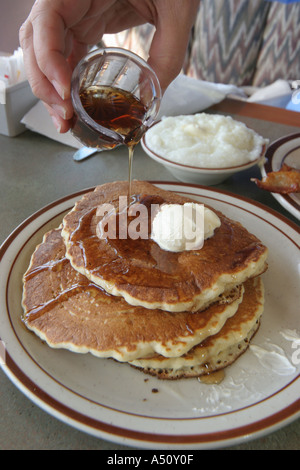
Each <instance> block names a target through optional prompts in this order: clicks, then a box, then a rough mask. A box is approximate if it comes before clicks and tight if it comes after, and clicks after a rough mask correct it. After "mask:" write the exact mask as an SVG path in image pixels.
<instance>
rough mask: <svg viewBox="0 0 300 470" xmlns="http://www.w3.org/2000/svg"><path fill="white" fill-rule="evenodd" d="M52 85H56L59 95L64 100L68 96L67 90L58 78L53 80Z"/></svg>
mask: <svg viewBox="0 0 300 470" xmlns="http://www.w3.org/2000/svg"><path fill="white" fill-rule="evenodd" d="M52 85H53V86H54V88H55V90H56V91H57V93H58V94H59V96H60V97H61V98H62V99H63V100H64V99H65V96H66V90H65V89H64V88H63V87H62V86H61V84H60V83H58V82H57V81H56V80H53V82H52Z"/></svg>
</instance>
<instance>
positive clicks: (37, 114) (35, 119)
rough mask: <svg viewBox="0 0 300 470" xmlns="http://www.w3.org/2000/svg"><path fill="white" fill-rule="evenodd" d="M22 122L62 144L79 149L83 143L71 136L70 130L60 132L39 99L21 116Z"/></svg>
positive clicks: (32, 129) (34, 130)
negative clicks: (63, 132)
mask: <svg viewBox="0 0 300 470" xmlns="http://www.w3.org/2000/svg"><path fill="white" fill-rule="evenodd" d="M21 122H22V123H23V124H25V126H26V127H27V129H30V130H31V131H33V132H37V133H38V134H42V135H44V136H45V137H48V138H49V139H52V140H56V141H57V142H60V143H62V144H65V145H68V146H69V147H74V148H76V149H79V148H81V147H83V145H82V144H81V143H80V142H79V141H78V140H77V139H75V137H73V135H72V134H71V132H67V133H65V134H60V133H59V132H57V130H56V127H55V126H54V124H53V122H52V119H51V117H50V114H49V113H48V111H47V109H46V107H45V106H44V104H43V103H42V102H41V101H38V102H37V103H36V105H35V106H33V108H31V109H30V111H28V113H27V114H25V116H24V117H23V119H22V121H21Z"/></svg>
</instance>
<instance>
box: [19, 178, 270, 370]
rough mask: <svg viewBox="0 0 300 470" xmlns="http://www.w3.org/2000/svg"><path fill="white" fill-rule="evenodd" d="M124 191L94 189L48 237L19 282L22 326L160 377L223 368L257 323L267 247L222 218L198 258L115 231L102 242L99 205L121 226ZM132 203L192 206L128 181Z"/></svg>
mask: <svg viewBox="0 0 300 470" xmlns="http://www.w3.org/2000/svg"><path fill="white" fill-rule="evenodd" d="M127 191H128V184H127V182H114V183H107V184H105V185H102V186H98V187H97V188H96V189H95V190H93V191H91V192H88V193H87V194H86V195H85V196H84V197H83V198H82V199H81V200H79V201H78V202H77V203H76V204H75V206H74V207H73V209H72V210H71V211H70V212H69V213H68V214H67V215H65V217H64V218H63V221H62V224H61V226H60V227H58V228H57V229H55V230H51V231H50V232H48V233H46V234H45V236H44V238H43V241H42V243H41V244H40V245H38V246H37V247H36V250H35V252H34V253H33V255H32V257H31V261H30V265H29V267H28V269H27V271H26V273H25V274H24V278H23V299H22V304H23V310H24V313H23V321H24V323H25V324H26V326H27V327H28V328H29V329H30V330H32V331H33V332H35V333H36V334H37V335H38V336H39V337H40V338H41V339H42V340H44V341H46V342H47V344H48V345H49V346H51V347H53V348H65V349H69V350H70V351H74V352H77V353H87V352H90V353H92V354H94V355H95V356H97V357H99V358H113V359H115V360H117V361H119V362H125V363H129V364H130V365H131V366H133V367H136V368H138V369H140V370H142V371H144V372H146V373H149V374H152V375H155V376H157V377H159V378H164V379H177V378H181V377H199V376H202V375H205V374H211V373H212V372H214V371H217V370H219V369H223V368H224V367H226V366H227V365H229V364H231V363H232V362H233V361H235V360H236V359H237V358H238V357H239V356H240V355H241V354H242V353H243V352H244V351H245V350H246V349H247V347H248V345H249V341H250V340H251V338H252V337H253V335H254V334H255V332H256V331H257V329H258V327H259V325H260V318H261V315H262V312H263V304H264V290H263V284H262V280H261V276H260V275H261V274H262V273H263V272H264V271H265V270H266V266H267V265H266V258H267V248H266V247H265V246H264V245H263V244H262V243H261V242H260V240H258V239H257V238H256V237H255V236H254V235H253V234H251V233H249V232H248V231H247V230H246V229H245V228H244V227H243V226H242V225H241V224H240V223H238V222H235V221H232V220H230V219H229V218H227V217H226V216H225V215H223V214H221V213H220V212H218V211H215V212H216V214H217V215H218V217H219V218H220V220H221V225H220V227H218V228H217V229H216V230H215V233H214V235H213V236H212V237H211V238H209V239H207V240H206V241H205V242H204V246H203V247H202V249H200V250H191V251H184V252H179V253H174V252H169V251H166V250H163V249H161V248H160V247H159V246H158V245H157V243H155V241H153V240H152V239H151V238H150V237H144V238H139V239H131V238H121V237H120V233H119V232H118V230H117V232H116V237H115V238H107V237H106V238H105V237H104V238H103V237H102V238H101V237H99V230H98V227H99V223H101V220H102V217H103V213H102V212H101V211H99V207H103V204H109V205H110V207H111V206H113V207H115V208H116V214H117V215H116V222H117V221H118V220H119V215H118V214H119V213H118V211H119V201H120V199H119V197H120V196H123V197H124V196H127ZM132 195H133V196H132V200H135V201H139V203H140V204H143V205H146V207H147V208H148V209H150V206H151V205H152V204H158V205H161V204H164V203H168V204H172V203H177V204H184V203H186V202H190V199H187V198H186V197H184V196H181V195H178V194H176V193H173V192H169V191H164V190H162V189H160V188H157V187H156V186H154V185H152V184H150V183H146V182H141V181H134V182H132ZM149 212H150V211H149ZM131 221H132V219H131V218H130V217H128V218H127V223H128V224H129V223H130V222H131ZM116 226H118V224H116ZM150 230H151V220H150V219H149V231H150Z"/></svg>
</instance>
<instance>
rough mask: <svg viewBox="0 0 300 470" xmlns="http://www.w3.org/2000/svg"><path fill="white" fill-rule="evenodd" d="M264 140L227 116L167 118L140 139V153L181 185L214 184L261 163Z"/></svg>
mask: <svg viewBox="0 0 300 470" xmlns="http://www.w3.org/2000/svg"><path fill="white" fill-rule="evenodd" d="M268 142H269V141H268V140H267V139H265V138H263V137H262V136H260V135H259V134H258V133H257V132H255V131H254V130H252V129H250V128H249V127H247V126H246V125H245V124H244V123H242V122H240V121H236V120H235V119H233V118H232V117H230V116H223V115H219V114H206V113H198V114H193V115H180V116H168V117H164V118H162V119H161V120H160V121H158V122H156V123H155V124H153V125H152V126H151V127H150V128H149V129H148V131H147V132H146V133H145V135H144V136H143V138H142V140H141V144H142V147H143V150H144V151H145V152H146V153H147V155H149V156H150V157H151V158H152V159H153V160H155V161H157V162H159V163H160V164H162V165H163V166H165V167H166V168H167V169H168V170H169V171H170V172H171V173H172V174H173V176H175V178H176V179H178V180H180V181H183V182H185V183H198V184H203V185H214V184H218V183H221V182H222V181H224V180H225V179H227V178H229V177H230V176H232V175H233V174H235V173H237V172H240V171H244V170H247V169H248V168H251V167H252V166H254V165H257V164H259V163H261V162H262V161H263V160H264V154H265V151H266V147H267V145H268Z"/></svg>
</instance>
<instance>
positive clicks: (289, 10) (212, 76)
mask: <svg viewBox="0 0 300 470" xmlns="http://www.w3.org/2000/svg"><path fill="white" fill-rule="evenodd" d="M153 33H154V30H153V27H152V26H150V25H144V26H140V27H136V28H133V29H132V30H128V31H125V32H123V33H119V34H117V35H114V37H108V38H105V42H106V44H107V45H119V46H121V47H125V48H128V49H131V50H133V51H135V52H136V53H138V54H139V55H141V56H142V57H144V58H147V53H148V50H149V47H150V43H151V38H152V35H153ZM183 71H184V73H186V74H187V75H189V76H192V77H195V78H200V79H203V80H208V81H212V82H218V83H233V84H236V85H238V86H242V85H255V86H264V85H267V84H269V83H272V82H274V81H275V80H277V79H279V78H282V79H285V80H299V79H300V2H296V3H290V4H283V3H279V2H268V1H265V0H201V3H200V7H199V13H198V15H197V19H196V22H195V26H194V28H193V31H192V34H191V39H190V44H189V47H188V50H187V54H186V59H185V63H184V66H183Z"/></svg>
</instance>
